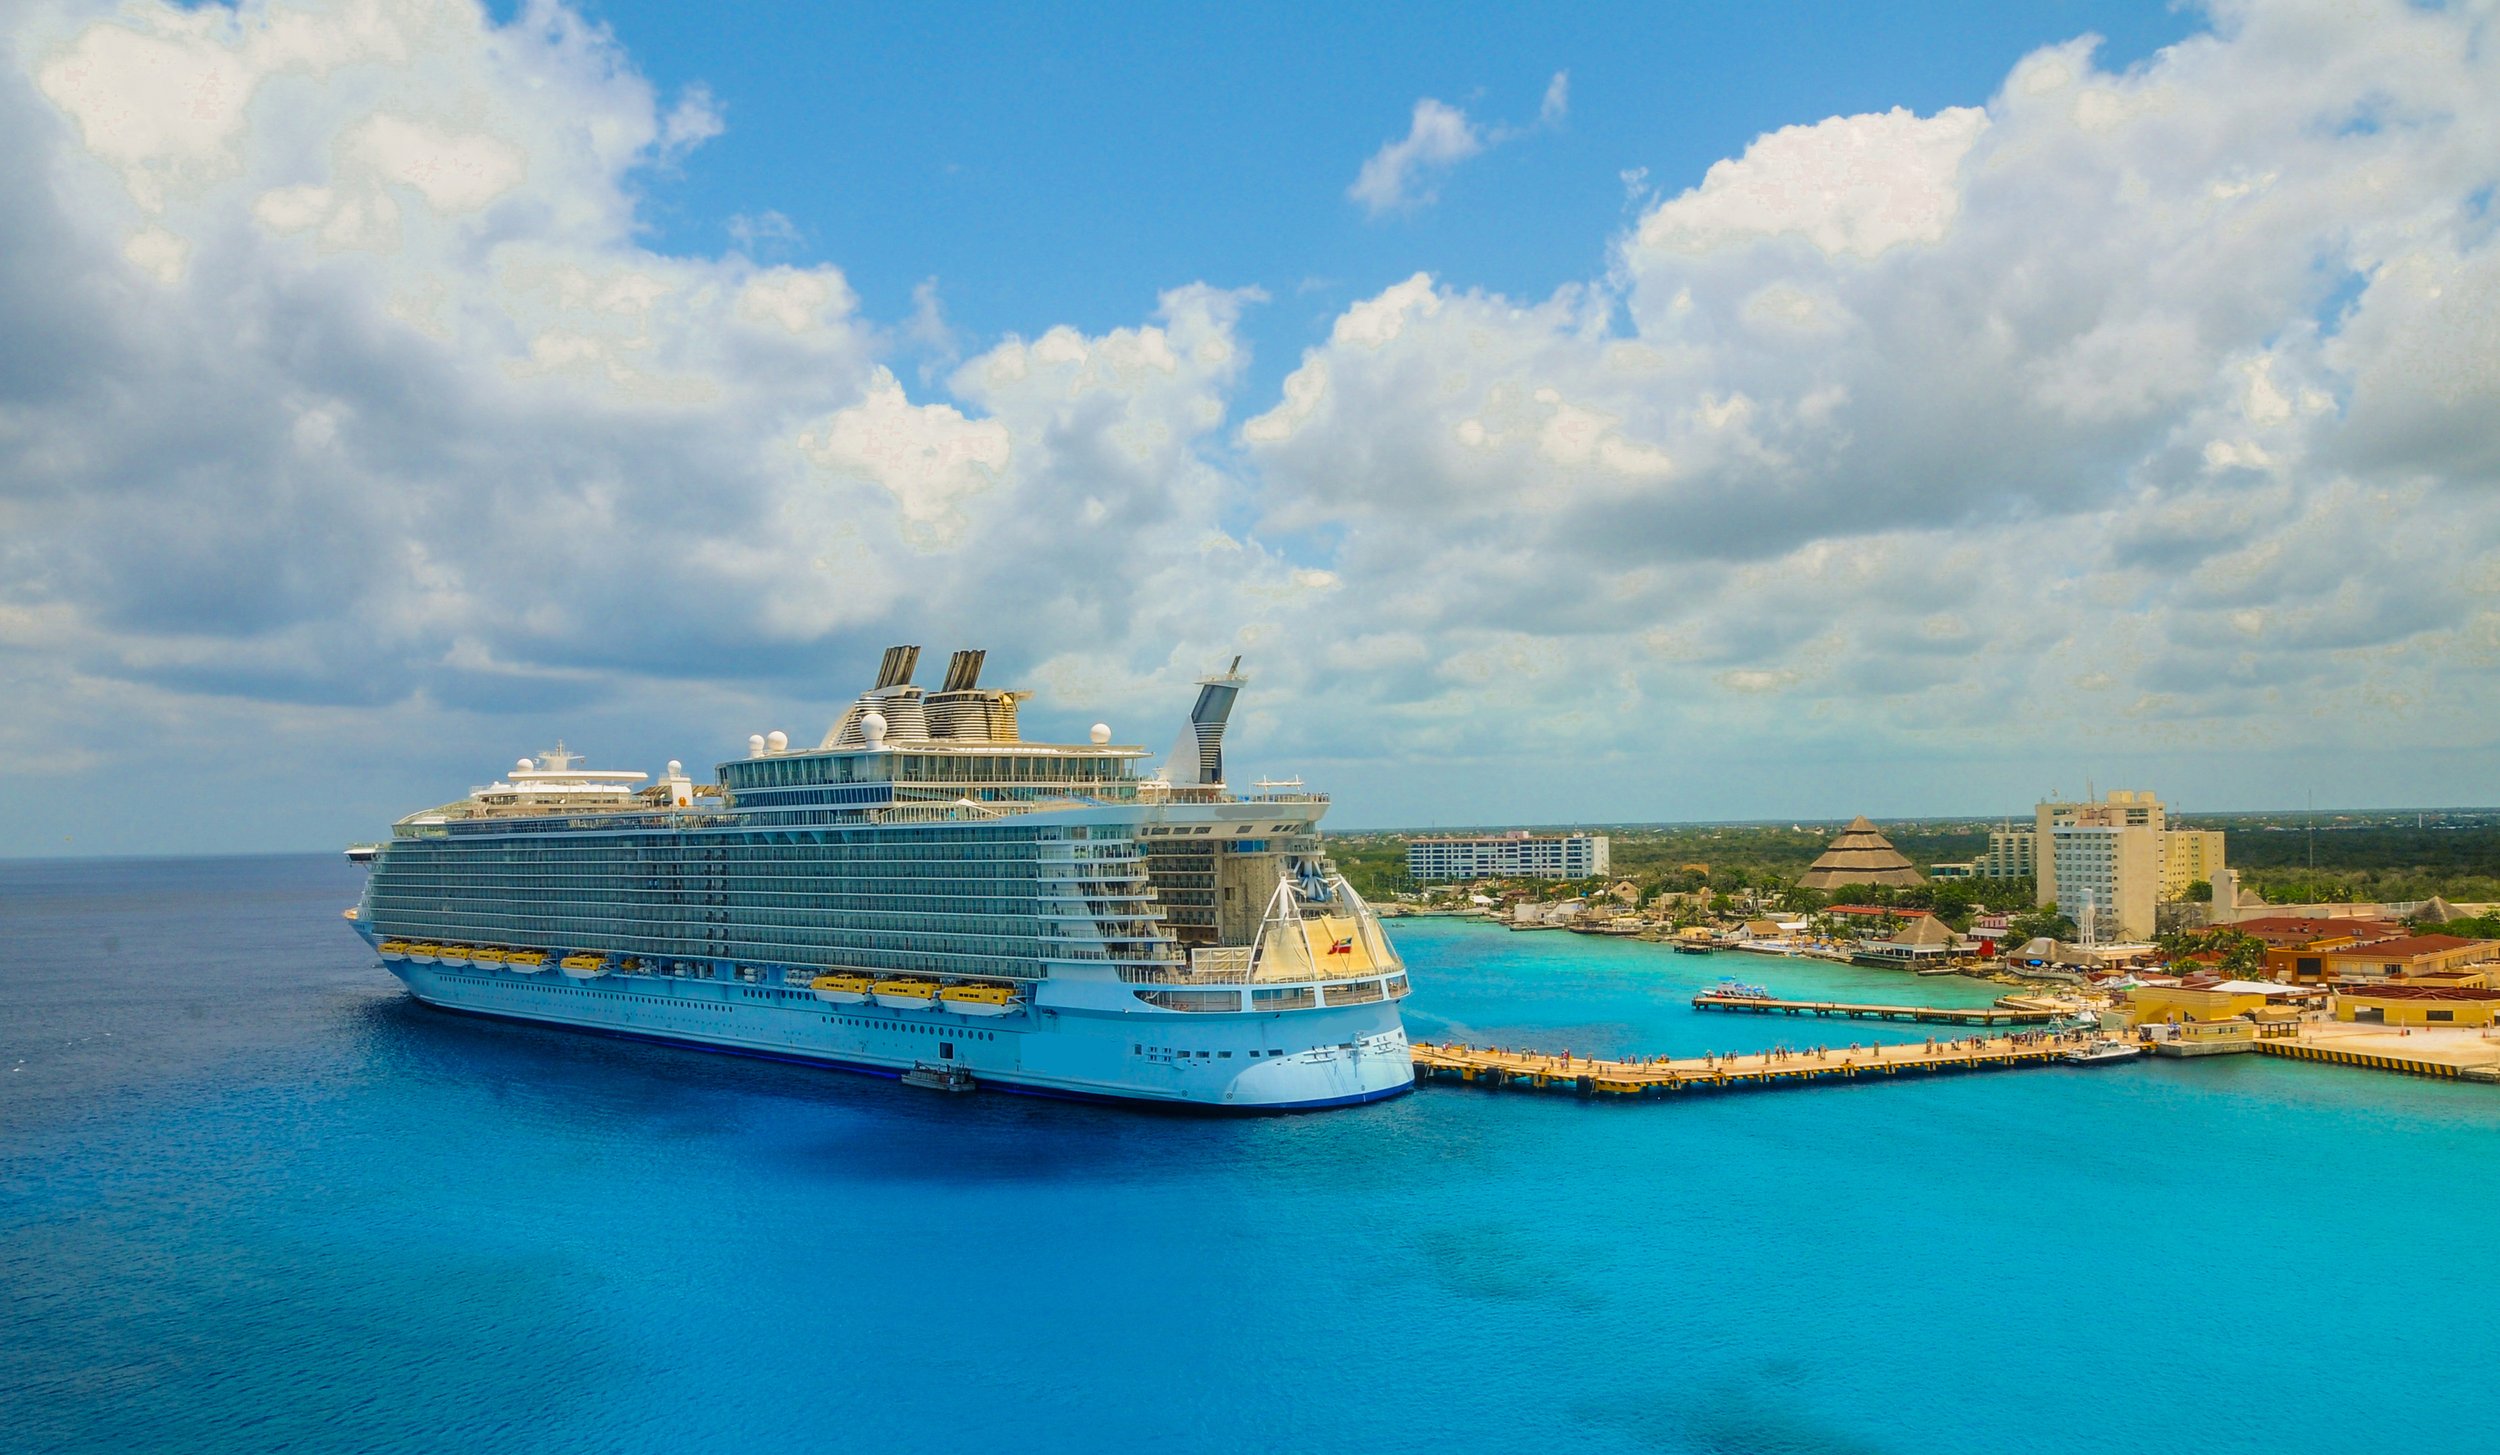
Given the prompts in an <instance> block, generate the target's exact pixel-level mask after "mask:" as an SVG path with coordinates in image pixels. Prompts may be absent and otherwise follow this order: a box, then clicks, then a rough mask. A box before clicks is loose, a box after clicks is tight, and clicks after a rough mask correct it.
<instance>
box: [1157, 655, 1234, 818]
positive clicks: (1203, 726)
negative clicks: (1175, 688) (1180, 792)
mask: <svg viewBox="0 0 2500 1455" xmlns="http://www.w3.org/2000/svg"><path fill="white" fill-rule="evenodd" d="M1249 680H1250V679H1248V678H1246V677H1244V676H1242V675H1241V658H1239V657H1235V658H1233V664H1232V665H1231V666H1230V667H1227V668H1225V669H1224V670H1223V671H1222V672H1221V673H1219V674H1217V675H1215V676H1213V677H1201V678H1199V679H1198V703H1197V705H1196V706H1195V707H1192V708H1191V709H1190V710H1189V725H1188V726H1186V727H1184V728H1182V729H1181V735H1180V740H1179V741H1178V742H1175V743H1174V744H1172V751H1171V752H1170V753H1169V754H1168V755H1166V756H1165V758H1164V760H1163V780H1164V781H1165V782H1166V783H1169V784H1171V785H1172V786H1173V787H1175V788H1221V787H1222V786H1223V785H1224V723H1225V721H1226V719H1228V718H1230V717H1231V716H1232V715H1233V700H1234V699H1235V698H1237V697H1239V696H1241V689H1242V688H1243V687H1244V686H1246V685H1247V684H1248V682H1249Z"/></svg>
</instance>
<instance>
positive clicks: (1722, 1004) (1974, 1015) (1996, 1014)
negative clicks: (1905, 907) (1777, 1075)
mask: <svg viewBox="0 0 2500 1455" xmlns="http://www.w3.org/2000/svg"><path fill="white" fill-rule="evenodd" d="M1693 1009H1695V1010H1730V1011H1742V1012H1745V1013H1747V1014H1749V1015H1811V1016H1837V1017H1842V1018H1845V1019H1848V1020H1853V1021H1921V1022H1924V1023H1926V1024H1928V1025H1939V1026H2044V1025H2047V1024H2048V1023H2049V1022H2051V1021H2054V1020H2056V1019H2057V1018H2058V1012H2056V1011H2054V1010H2046V1009H2035V1010H2018V1009H2015V1008H2013V1007H2011V1006H2002V1005H1960V1006H1957V1005H1862V1004H1856V1003H1853V1002H1850V1001H1845V1000H1779V999H1776V998H1774V997H1771V996H1767V995H1720V994H1714V993H1712V992H1710V991H1703V992H1702V993H1701V994H1699V995H1696V996H1694V997H1693Z"/></svg>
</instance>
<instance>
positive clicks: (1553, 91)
mask: <svg viewBox="0 0 2500 1455" xmlns="http://www.w3.org/2000/svg"><path fill="white" fill-rule="evenodd" d="M1570 110H1571V73H1570V72H1569V71H1556V72H1555V73H1554V79H1553V80H1551V81H1549V82H1547V83H1546V87H1545V99H1544V100H1543V102H1542V103H1540V105H1539V106H1538V108H1537V120H1536V125H1537V126H1538V127H1541V128H1552V127H1557V126H1560V125H1562V122H1563V118H1564V116H1565V115H1567V114H1568V113H1569V112H1570ZM1524 130H1525V129H1524V128H1520V127H1515V126H1504V125H1493V126H1487V125H1483V124H1480V123H1478V122H1475V121H1472V120H1470V119H1468V116H1467V113H1466V112H1464V111H1461V110H1460V109H1458V108H1457V107H1455V106H1450V105H1447V104H1445V103H1443V102H1439V101H1435V100H1433V99H1432V98H1431V97H1429V96H1427V97H1425V98H1424V99H1422V100H1421V101H1418V102H1416V103H1415V111H1414V115H1413V116H1412V117H1410V118H1409V119H1408V121H1407V127H1406V135H1404V136H1402V137H1393V138H1391V139H1390V140H1388V141H1385V142H1383V143H1381V146H1380V150H1378V151H1376V152H1374V153H1372V154H1371V156H1370V157H1368V158H1367V159H1365V161H1364V162H1363V167H1362V170H1361V171H1359V172H1357V173H1356V174H1355V177H1354V185H1352V186H1350V187H1348V188H1346V196H1348V197H1350V198H1352V199H1354V200H1355V201H1357V202H1360V203H1362V204H1363V208H1364V210H1365V211H1367V212H1369V213H1370V214H1371V215H1372V216H1374V217H1382V216H1386V215H1387V214H1389V213H1392V212H1411V211H1414V210H1415V209H1417V208H1419V207H1425V206H1429V205H1430V204H1432V203H1433V202H1436V201H1438V200H1440V190H1439V188H1440V183H1441V179H1442V178H1443V177H1446V176H1448V175H1449V173H1450V171H1451V170H1452V169H1453V168H1455V167H1456V166H1457V165H1458V164H1459V163H1461V162H1463V161H1466V160H1467V159H1468V158H1470V157H1473V156H1475V155H1477V154H1478V153H1480V152H1483V151H1484V150H1486V149H1487V148H1489V147H1496V146H1500V145H1501V144H1502V143H1504V142H1506V141H1509V140H1511V139H1512V138H1514V137H1517V136H1520V135H1522V134H1523V132H1524Z"/></svg>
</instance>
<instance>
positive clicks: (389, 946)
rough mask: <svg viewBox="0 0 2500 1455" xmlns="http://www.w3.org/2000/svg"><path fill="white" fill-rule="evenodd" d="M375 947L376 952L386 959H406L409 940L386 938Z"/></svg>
mask: <svg viewBox="0 0 2500 1455" xmlns="http://www.w3.org/2000/svg"><path fill="white" fill-rule="evenodd" d="M373 948H374V951H375V953H377V954H379V955H380V956H381V957H382V958H383V959H385V960H405V959H407V958H408V942H407V941H406V940H384V941H383V942H382V943H380V944H378V945H376V946H374V947H373Z"/></svg>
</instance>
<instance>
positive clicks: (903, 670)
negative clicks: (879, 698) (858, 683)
mask: <svg viewBox="0 0 2500 1455" xmlns="http://www.w3.org/2000/svg"><path fill="white" fill-rule="evenodd" d="M919 670H920V649H919V648H918V647H888V648H886V649H885V660H884V661H882V662H880V663H878V664H877V685H876V686H874V687H872V688H870V689H869V691H871V692H882V691H884V690H885V689H886V688H888V687H900V686H902V685H903V684H904V683H906V682H909V681H910V680H911V674H912V673H914V672H917V671H919Z"/></svg>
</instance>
